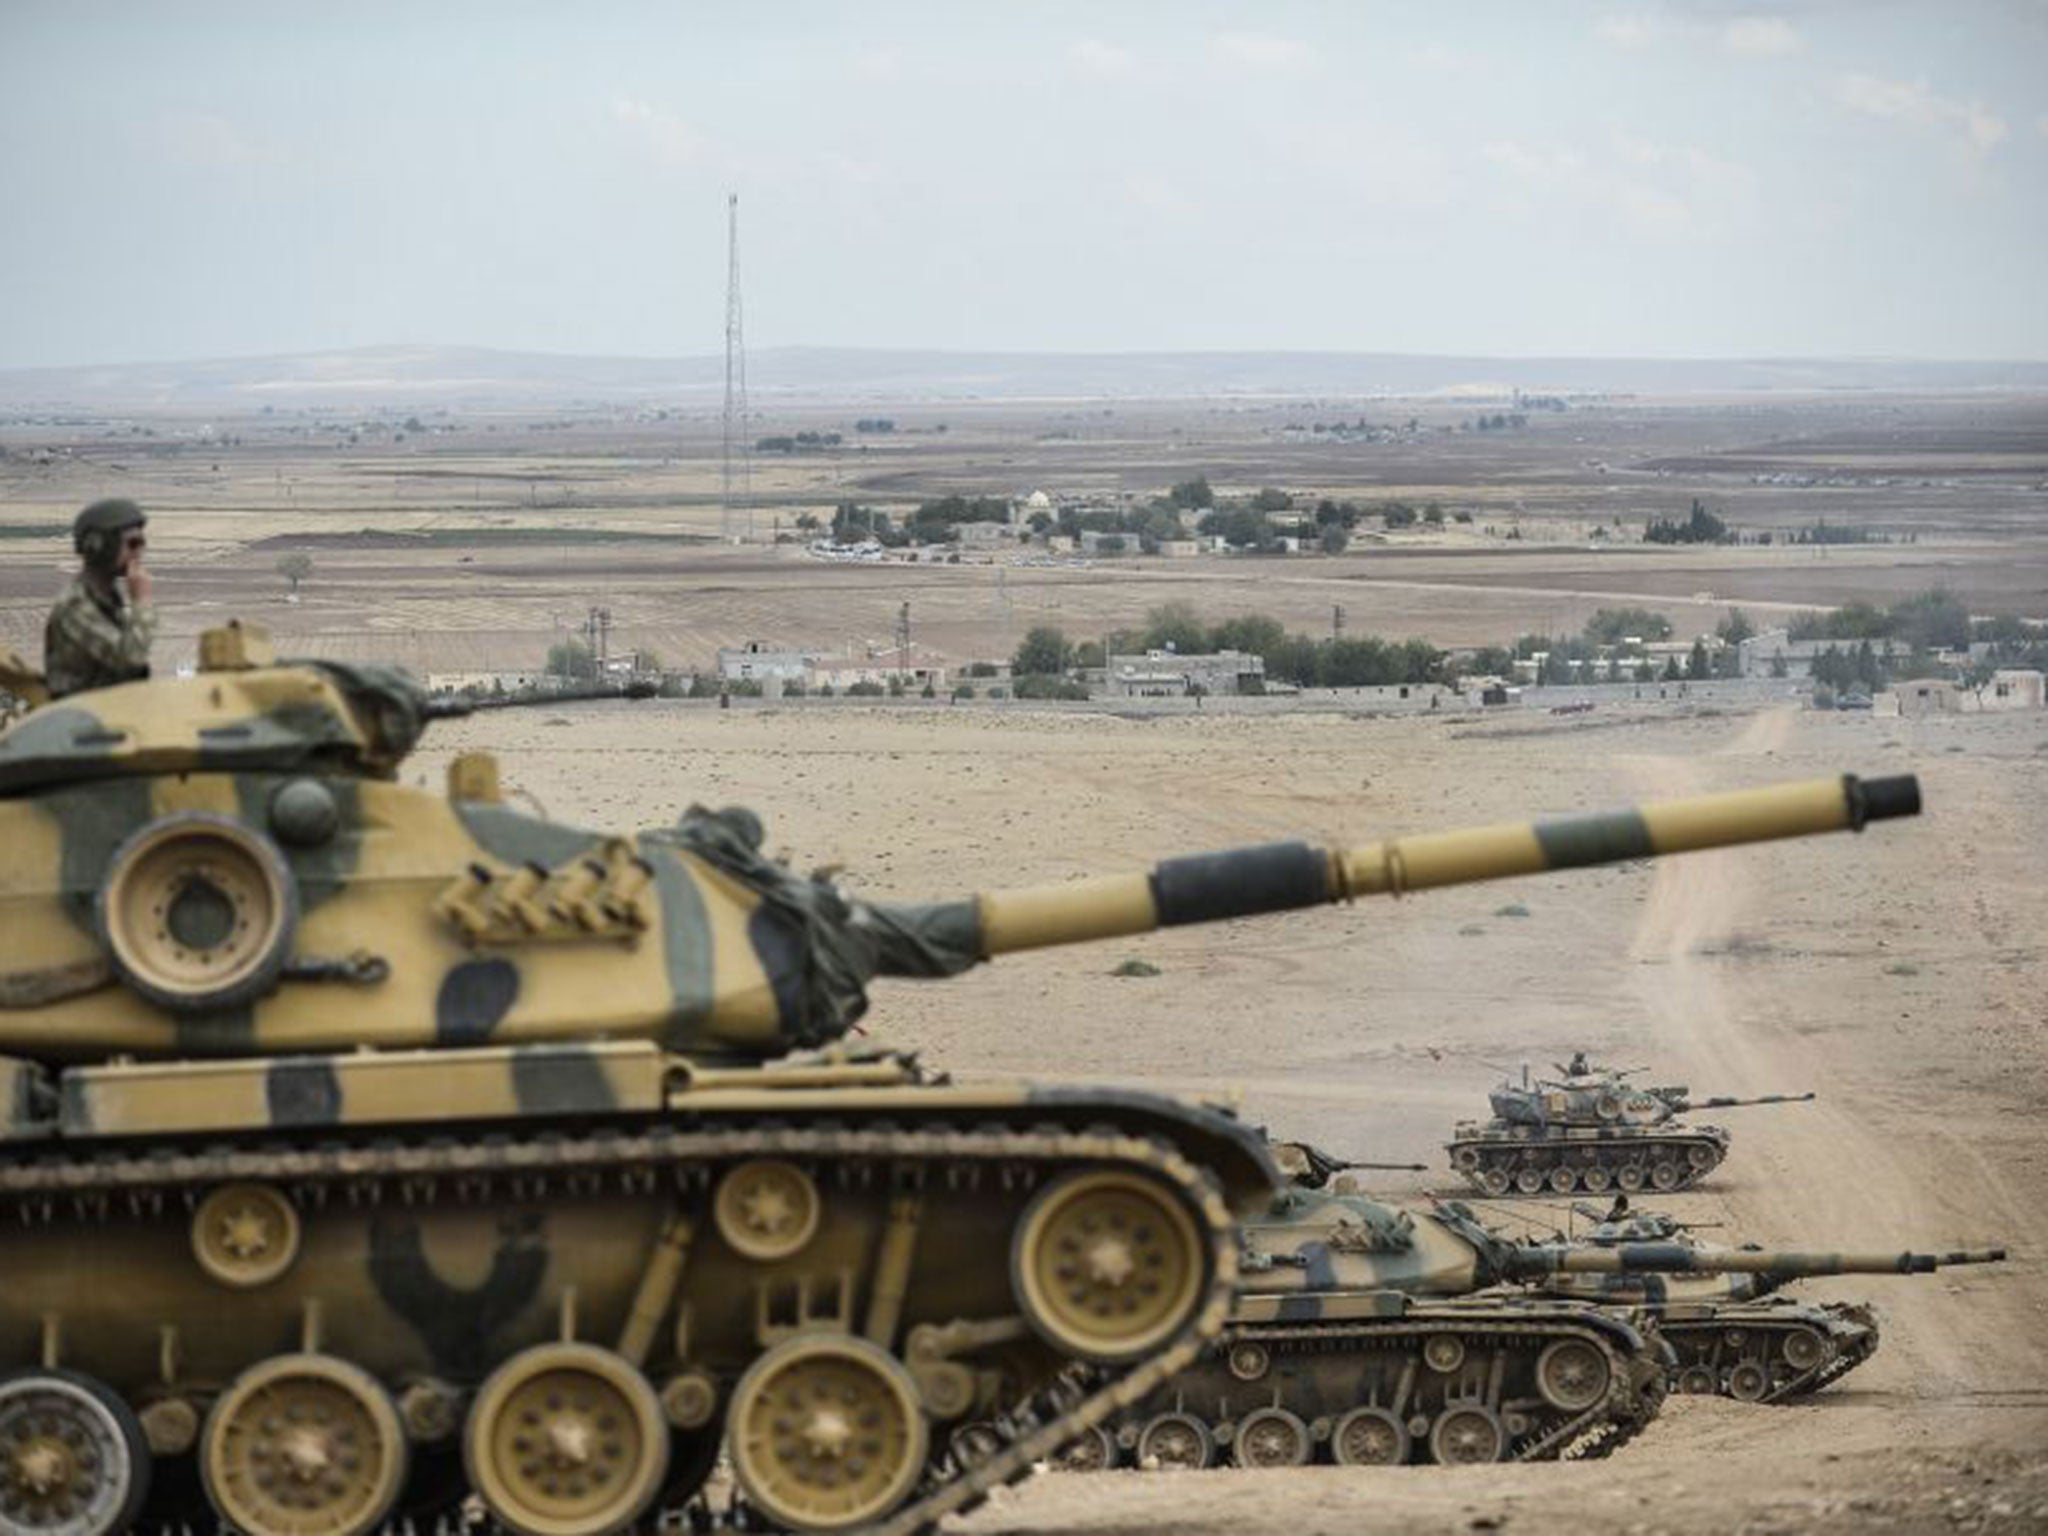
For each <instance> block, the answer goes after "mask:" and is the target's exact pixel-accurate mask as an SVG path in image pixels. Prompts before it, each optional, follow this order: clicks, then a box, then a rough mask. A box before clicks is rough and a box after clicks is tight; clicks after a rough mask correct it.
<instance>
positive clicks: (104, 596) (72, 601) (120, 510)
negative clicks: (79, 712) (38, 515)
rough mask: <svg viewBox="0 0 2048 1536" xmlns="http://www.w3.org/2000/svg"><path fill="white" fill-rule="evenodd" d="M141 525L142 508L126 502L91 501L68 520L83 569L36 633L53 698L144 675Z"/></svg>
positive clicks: (151, 613) (152, 615)
mask: <svg viewBox="0 0 2048 1536" xmlns="http://www.w3.org/2000/svg"><path fill="white" fill-rule="evenodd" d="M147 521H148V520H147V519H146V518H145V517H143V515H142V508H140V507H138V506H137V505H136V504H135V503H134V502H132V501H129V500H127V499H126V498H125V497H112V498H110V499H108V500H106V501H96V502H94V503H93V504H92V505H91V506H89V507H87V508H86V509H85V510H84V511H83V512H81V513H79V514H78V516H77V517H76V518H75V519H73V521H72V524H71V542H72V545H73V546H74V547H75V548H76V549H77V551H78V553H79V556H80V558H81V559H82V560H83V562H84V568H83V569H82V570H80V571H79V573H78V576H77V577H76V579H74V580H73V581H72V583H71V585H70V586H69V587H67V588H66V589H65V591H64V595H63V596H62V597H60V598H58V599H57V606H56V607H54V608H52V609H51V610H50V620H49V623H48V624H46V625H45V626H44V628H43V671H44V672H45V674H47V679H48V682H49V687H50V696H51V697H52V698H62V697H64V695H66V694H67V693H78V692H81V691H83V690H84V689H87V688H105V687H107V686H109V685H110V684H113V683H130V682H135V681H136V680H138V679H140V678H145V677H148V676H149V645H150V641H151V640H153V639H154V638H155V637H156V610H155V609H154V608H152V607H151V606H150V603H149V588H150V579H149V572H148V571H146V570H145V569H143V565H142V550H143V545H144V543H145V540H144V539H143V534H142V529H143V525H144V523H145V522H147ZM124 585H125V587H126V591H125V592H124V591H123V587H124Z"/></svg>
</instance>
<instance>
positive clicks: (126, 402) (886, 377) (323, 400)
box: [0, 346, 2048, 411]
mask: <svg viewBox="0 0 2048 1536" xmlns="http://www.w3.org/2000/svg"><path fill="white" fill-rule="evenodd" d="M724 366H725V365H724V359H723V358H719V357H684V358H634V357H572V356H560V355H555V354H548V353H535V352H495V351H490V350H487V349H484V348H480V347H398V346H393V347H363V348H358V349H355V350H352V351H345V352H308V353H299V354H294V355H287V356H280V357H244V358H215V359H207V360H203V361H195V362H180V363H131V364H115V365H107V366H99V367H87V368H26V369H0V409H4V410H9V411H47V410H64V409H91V410H107V409H123V408H126V409H145V408H147V409H156V410H187V409H189V410H194V411H225V410H236V409H239V410H248V409H255V408H257V407H260V406H263V405H266V404H274V405H278V406H304V405H329V406H342V405H350V404H353V405H361V406H373V405H387V406H390V405H397V406H407V407H412V406H418V405H423V404H424V405H456V404H466V405H484V404H492V403H497V404H505V405H542V404H546V405H554V406H568V405H573V404H579V403H584V404H603V403H643V404H652V403H667V402H674V403H676V404H682V405H694V406H702V405H703V404H705V403H707V402H715V401H716V400H717V399H718V398H719V395H720V392H721V391H722V389H723V386H724V377H725V374H724ZM747 378H748V384H749V387H750V389H751V391H752V392H753V393H754V394H756V395H774V396H779V397H785V398H788V397H801V396H807V395H808V396H818V397H830V398H833V399H837V400H862V399H865V400H877V401H882V400H893V401H906V400H918V399H930V400H964V399H977V398H979V399H998V400H1010V399H1030V398H1075V397H1080V398H1108V399H1116V398H1124V399H1175V398H1193V397H1203V396H1220V395H1270V396H1300V395H1309V396H1373V395H1399V396H1422V395H1434V394H1454V393H1465V392H1471V393H1494V394H1501V393H1506V392H1508V391H1511V390H1516V389H1520V390H1524V391H1528V392H1531V393H1555V394H1625V395H1686V394H1723V393H1741V392H1748V391H1760V390H1779V391H1784V390H1797V391H1803V390H1895V391H1923V390H1930V391H1931V390H1969V389H2048V363H2043V362H2031V363H2030V362H1980V363H1971V362H1924V361H1916V360H1913V359H1907V358H1899V359H1892V358H1730V359H1706V358H1701V359H1682V358H1681V359H1655V358H1585V357H1550V358H1544V357H1521V358H1503V357H1420V356H1406V355H1401V354H1395V353H1372V352H1114V353H1060V352H917V351H887V350H880V349H856V348H830V347H783V348H771V349H766V350H762V351H757V352H754V353H751V354H749V356H748V358H747Z"/></svg>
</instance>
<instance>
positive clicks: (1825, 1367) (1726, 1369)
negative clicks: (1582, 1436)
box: [1658, 1302, 1879, 1403]
mask: <svg viewBox="0 0 2048 1536" xmlns="http://www.w3.org/2000/svg"><path fill="white" fill-rule="evenodd" d="M1658 1327H1659V1331H1660V1332H1662V1334H1663V1335H1664V1338H1665V1340H1666V1342H1668V1343H1669V1344H1670V1345H1671V1347H1672V1349H1673V1350H1675V1351H1676V1352H1677V1354H1678V1365H1677V1366H1676V1367H1675V1368H1674V1369H1673V1370H1672V1373H1671V1385H1672V1390H1673V1391H1686V1390H1688V1387H1687V1385H1686V1372H1687V1371H1688V1370H1700V1371H1708V1372H1711V1373H1712V1374H1713V1377H1714V1382H1715V1386H1714V1391H1715V1392H1716V1393H1717V1394H1718V1395H1719V1396H1722V1397H1734V1396H1736V1395H1737V1394H1736V1393H1734V1392H1732V1391H1731V1390H1730V1376H1729V1373H1730V1370H1731V1369H1732V1367H1733V1366H1735V1365H1737V1364H1740V1363H1742V1362H1745V1361H1747V1362H1751V1363H1755V1364H1761V1365H1762V1366H1763V1367H1764V1369H1765V1371H1766V1372H1767V1373H1768V1376H1769V1381H1770V1385H1769V1388H1768V1390H1766V1391H1765V1392H1764V1394H1763V1395H1762V1396H1761V1397H1751V1398H1746V1399H1744V1400H1745V1401H1750V1402H1759V1403H1783V1402H1788V1401H1790V1400H1791V1399H1793V1398H1795V1397H1805V1396H1807V1395H1809V1394H1810V1393H1814V1392H1818V1391H1820V1390H1821V1389H1822V1388H1823V1387H1826V1386H1829V1385H1831V1384H1832V1383H1834V1382H1837V1381H1839V1380H1841V1379H1842V1378H1843V1377H1844V1376H1846V1375H1848V1374H1849V1373H1850V1372H1851V1371H1853V1370H1855V1369H1856V1367H1857V1366H1859V1365H1861V1364H1863V1362H1864V1361H1866V1360H1868V1359H1869V1358H1870V1357H1871V1356H1872V1355H1874V1354H1876V1353H1877V1346H1878V1343H1879V1337H1878V1326H1877V1314H1876V1313H1875V1312H1873V1311H1872V1310H1871V1309H1870V1308H1869V1307H1866V1306H1858V1305H1853V1304H1850V1303H1845V1302H1827V1303H1823V1304H1821V1305H1819V1306H1799V1307H1786V1308H1783V1309H1781V1310H1780V1311H1778V1312H1777V1313H1776V1315H1773V1313H1771V1312H1765V1311H1761V1310H1744V1309H1739V1308H1738V1309H1734V1310H1732V1311H1730V1312H1728V1313H1724V1314H1722V1315H1720V1316H1716V1317H1713V1318H1703V1319H1698V1320H1678V1319H1669V1318H1667V1319H1663V1320H1661V1321H1660V1322H1659V1324H1658ZM1731 1329H1740V1330H1741V1331H1742V1333H1743V1334H1744V1336H1745V1342H1744V1344H1743V1346H1742V1347H1741V1352H1740V1353H1739V1354H1737V1355H1736V1356H1735V1357H1734V1358H1733V1359H1726V1358H1723V1353H1724V1351H1723V1346H1725V1345H1726V1343H1727V1337H1728V1334H1729V1331H1730V1330H1731ZM1795 1332H1810V1333H1815V1334H1818V1335H1820V1336H1821V1337H1822V1339H1823V1340H1824V1341H1825V1342H1826V1344H1827V1346H1828V1348H1827V1351H1826V1353H1825V1354H1823V1355H1822V1356H1821V1358H1820V1359H1818V1360H1816V1361H1814V1362H1813V1363H1812V1364H1810V1365H1808V1366H1805V1367H1800V1366H1797V1365H1794V1364H1793V1363H1792V1362H1791V1361H1790V1360H1788V1359H1786V1358H1785V1341H1786V1339H1787V1338H1788V1337H1790V1336H1791V1335H1792V1334H1794V1333H1795ZM1759 1345H1761V1346H1762V1348H1761V1349H1759V1348H1758V1347H1757V1346H1759ZM1759 1356H1761V1358H1759Z"/></svg>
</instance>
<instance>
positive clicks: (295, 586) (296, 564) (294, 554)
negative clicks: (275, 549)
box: [277, 549, 313, 597]
mask: <svg viewBox="0 0 2048 1536" xmlns="http://www.w3.org/2000/svg"><path fill="white" fill-rule="evenodd" d="M277 574H278V575H280V576H282V577H283V578H284V579H285V580H286V581H288V582H290V583H291V584H292V589H291V595H292V596H293V597H297V596H298V595H299V583H300V582H302V581H304V580H305V579H306V578H307V577H308V576H311V575H312V574H313V557H312V556H311V555H309V554H307V553H306V552H305V551H304V550H303V549H294V550H289V551H287V552H286V553H284V554H282V555H279V556H278V557H277Z"/></svg>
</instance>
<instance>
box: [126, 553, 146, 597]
mask: <svg viewBox="0 0 2048 1536" xmlns="http://www.w3.org/2000/svg"><path fill="white" fill-rule="evenodd" d="M150 585H151V583H150V577H149V572H148V571H146V570H144V569H143V567H142V562H141V561H140V560H138V561H136V562H135V563H134V564H133V565H131V566H129V567H128V596H129V598H130V600H132V601H133V602H135V603H137V604H141V603H146V602H148V601H149V589H150Z"/></svg>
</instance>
